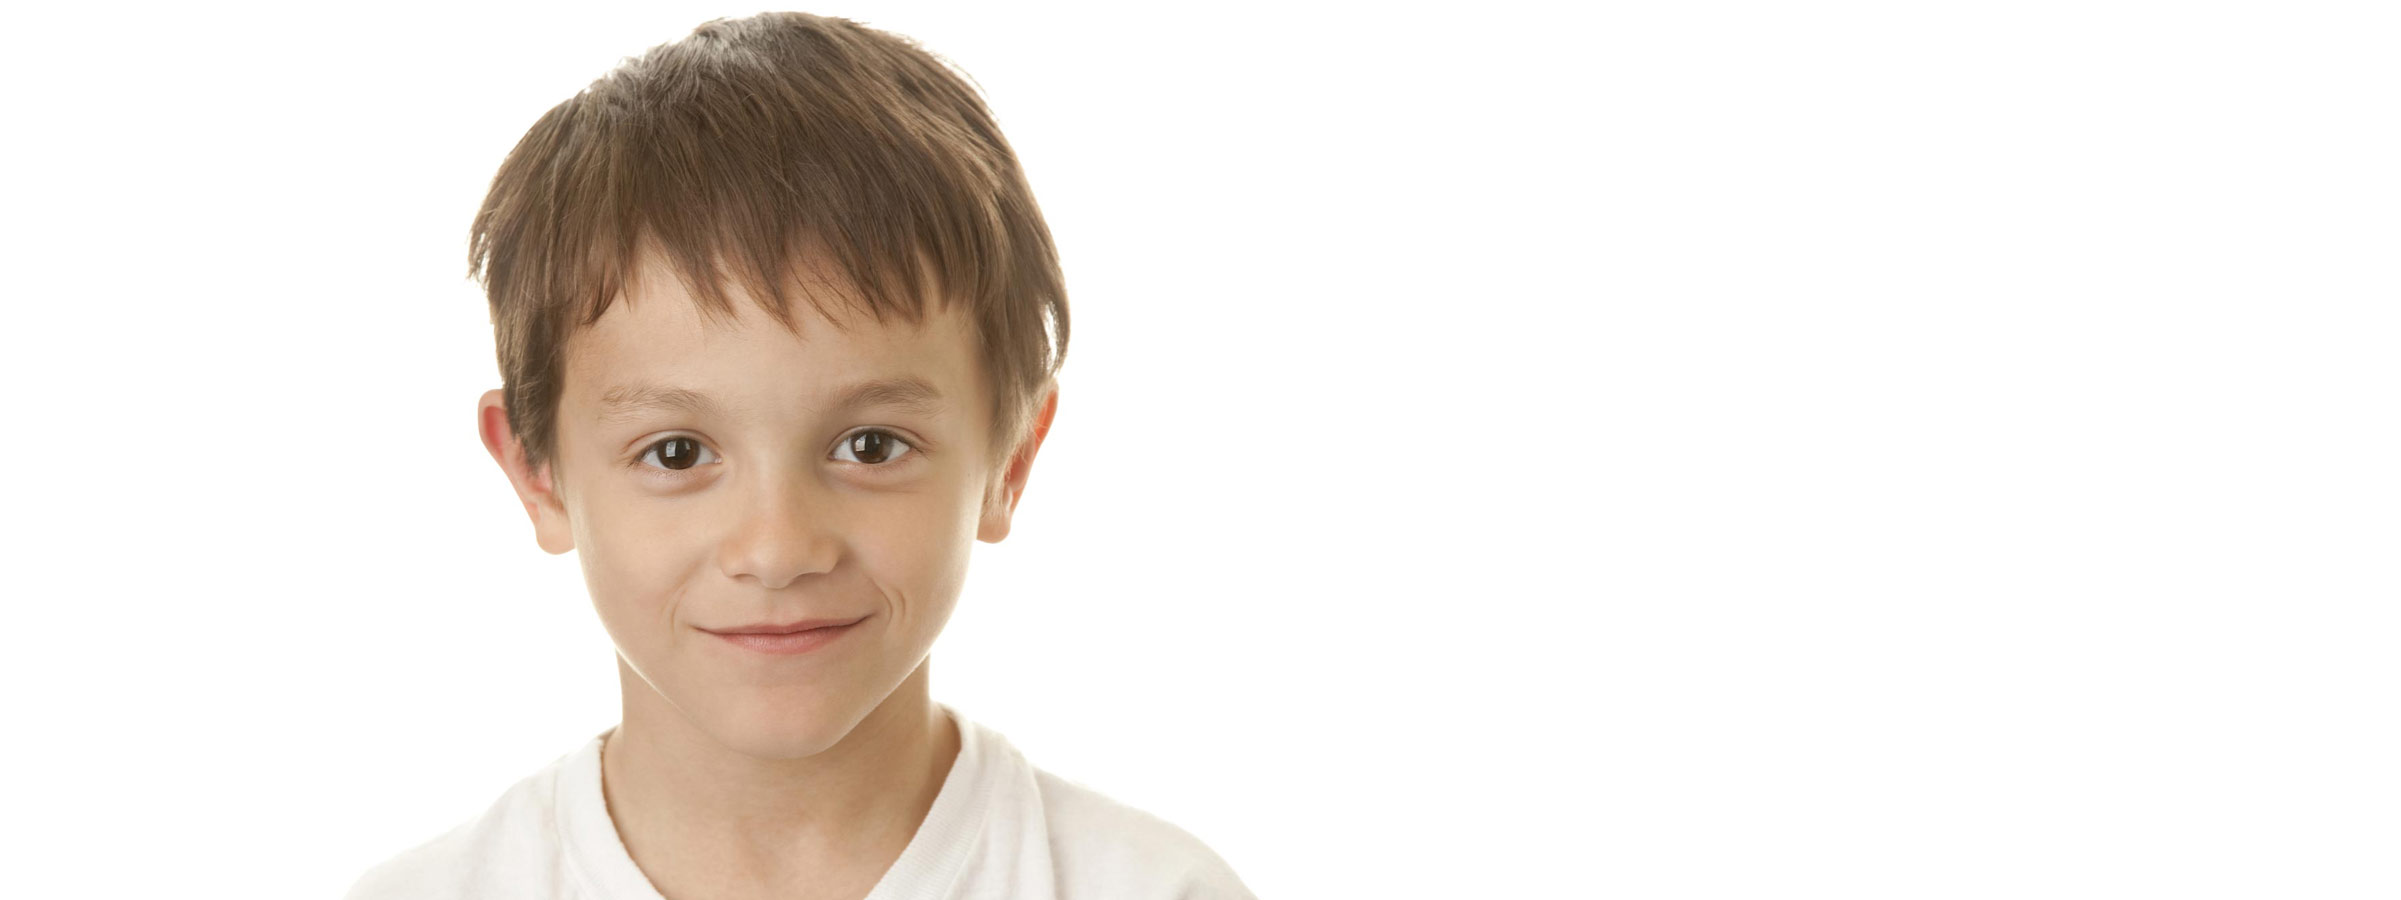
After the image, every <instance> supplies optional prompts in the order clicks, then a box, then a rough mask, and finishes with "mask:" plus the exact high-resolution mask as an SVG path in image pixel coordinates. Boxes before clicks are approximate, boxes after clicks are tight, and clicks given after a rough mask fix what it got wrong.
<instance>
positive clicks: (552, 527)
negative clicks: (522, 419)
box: [475, 389, 575, 554]
mask: <svg viewBox="0 0 2401 900" xmlns="http://www.w3.org/2000/svg"><path fill="white" fill-rule="evenodd" d="M475 418H476V431H477V434H478V436H479V437H481V438H482V440H483V444H484V449H485V450H486V451H487V452H489V453H491V454H492V461H493V462H495V463H498V464H499V465H500V471H501V473H502V474H505V475H507V476H508V479H509V487H510V488H511V489H512V490H514V491H516V492H517V500H518V502H519V503H521V504H523V505H524V506H525V516H526V518H528V519H530V520H532V521H533V525H534V543H535V544H537V545H539V546H540V547H541V548H542V550H543V552H546V553H551V554H559V553H565V552H567V551H569V550H573V549H575V534H574V530H573V529H571V528H569V527H568V524H567V510H566V507H565V506H564V505H563V504H562V502H561V501H560V500H559V493H558V491H557V489H556V485H555V484H554V483H553V481H552V477H553V475H554V473H555V472H556V469H557V466H556V465H555V464H552V463H545V464H543V466H542V469H541V471H538V472H537V471H531V470H529V469H528V468H527V467H526V465H525V447H524V445H523V444H521V443H519V442H518V440H517V436H516V433H515V432H514V431H512V430H511V429H510V428H509V417H508V407H507V406H506V404H505V403H504V401H503V399H502V394H501V392H500V391H499V390H498V389H494V390H489V391H485V392H484V395H483V396H482V397H481V398H479V399H478V400H477V402H476V410H475Z"/></svg>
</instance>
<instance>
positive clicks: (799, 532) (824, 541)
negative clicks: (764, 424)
mask: <svg viewBox="0 0 2401 900" xmlns="http://www.w3.org/2000/svg"><path fill="white" fill-rule="evenodd" d="M750 487H751V489H750V490H749V491H747V492H746V493H747V499H746V500H745V501H744V502H745V503H746V504H747V506H746V508H745V509H744V511H743V512H742V514H741V515H740V516H738V517H737V518H736V520H735V522H734V528H733V530H732V531H731V532H730V533H728V534H727V535H726V537H725V540H724V542H723V543H721V544H720V545H719V546H718V550H717V565H718V567H719V568H721V569H723V570H724V571H725V574H726V575H727V576H728V577H731V578H734V579H736V580H740V579H743V578H752V579H756V580H757V581H758V582H759V584H760V585H761V586H763V587H765V588H767V589H768V590H782V589H783V588H786V587H789V586H791V584H792V583H793V582H795V581H798V580H800V578H801V577H802V576H805V575H816V574H821V573H824V572H829V571H832V570H833V568H834V563H835V562H836V561H837V560H839V559H840V558H841V549H842V545H841V536H840V534H839V533H838V532H837V531H836V529H835V528H834V523H835V521H836V516H835V515H833V509H832V502H833V500H834V498H833V497H830V496H827V495H826V493H825V492H823V491H820V490H817V489H815V487H814V485H812V484H811V483H810V480H809V479H808V478H807V477H806V476H803V475H785V474H777V475H771V476H767V477H765V478H762V479H761V481H760V482H759V483H754V484H753V485H751V486H750Z"/></svg>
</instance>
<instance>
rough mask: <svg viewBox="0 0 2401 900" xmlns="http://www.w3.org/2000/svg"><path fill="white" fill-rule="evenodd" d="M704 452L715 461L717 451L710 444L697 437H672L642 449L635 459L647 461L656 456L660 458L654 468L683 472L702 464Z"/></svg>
mask: <svg viewBox="0 0 2401 900" xmlns="http://www.w3.org/2000/svg"><path fill="white" fill-rule="evenodd" d="M702 453H707V454H708V455H709V460H710V461H715V459H716V457H717V451H715V450H710V449H709V448H708V445H706V444H702V443H701V442H700V441H699V440H697V439H694V438H688V437H671V438H668V439H666V440H663V441H660V442H658V443H656V444H652V445H650V447H649V448H647V449H645V450H643V451H642V456H641V458H640V459H637V460H635V461H636V462H647V461H649V459H650V458H651V457H653V456H656V457H658V458H659V464H658V465H657V466H654V467H653V468H662V469H666V470H668V471H671V472H681V471H684V470H686V469H690V468H692V467H693V466H697V465H700V464H701V463H702V460H701V458H700V454H702Z"/></svg>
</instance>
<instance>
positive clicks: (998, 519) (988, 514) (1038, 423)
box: [975, 387, 1059, 544]
mask: <svg viewBox="0 0 2401 900" xmlns="http://www.w3.org/2000/svg"><path fill="white" fill-rule="evenodd" d="M1058 411H1059V389H1058V388H1056V387H1053V388H1051V390H1050V393H1049V394H1048V395H1046V396H1044V397H1043V398H1042V411H1041V412H1040V413H1038V414H1036V415H1035V416H1034V422H1033V426H1034V427H1032V428H1030V429H1027V434H1026V437H1025V442H1024V443H1022V444H1019V445H1018V447H1017V451H1016V452H1015V453H1012V454H1010V456H1009V463H1008V469H1007V471H1006V472H1005V473H1003V475H1002V477H1001V483H1000V484H999V485H996V486H995V487H996V488H997V490H996V491H994V492H993V493H990V494H987V495H986V496H985V498H984V516H983V521H982V522H981V523H979V524H978V525H977V526H976V533H975V536H976V539H977V540H980V541H985V542H987V543H995V544H997V543H1000V541H1001V540H1002V539H1003V538H1006V537H1008V536H1009V521H1010V520H1011V519H1012V518H1013V517H1015V516H1016V514H1017V501H1018V500H1020V499H1023V498H1024V496H1025V484H1026V481H1027V480H1028V479H1029V478H1030V477H1031V476H1032V474H1033V470H1034V454H1036V453H1038V452H1040V451H1041V449H1042V439H1043V438H1045V437H1048V436H1050V420H1051V418H1052V417H1053V416H1055V415H1057V414H1058Z"/></svg>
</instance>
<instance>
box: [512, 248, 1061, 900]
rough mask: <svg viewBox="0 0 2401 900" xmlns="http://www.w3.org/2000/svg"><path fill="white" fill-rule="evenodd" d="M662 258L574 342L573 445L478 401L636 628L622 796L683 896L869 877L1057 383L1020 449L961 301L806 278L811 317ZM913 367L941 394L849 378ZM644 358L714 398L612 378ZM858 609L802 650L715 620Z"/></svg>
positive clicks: (933, 781)
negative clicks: (1002, 438)
mask: <svg viewBox="0 0 2401 900" xmlns="http://www.w3.org/2000/svg"><path fill="white" fill-rule="evenodd" d="M642 271H643V273H645V274H644V277H642V278H639V279H638V280H636V281H634V282H633V284H632V285H631V289H629V291H628V292H627V293H626V294H625V295H623V296H621V297H619V298H618V301H617V302H615V303H613V304H611V305H610V307H609V309H608V311H607V312H606V313H604V314H603V315H602V316H601V318H600V320H599V321H598V322H596V323H594V324H593V325H592V326H591V327H590V328H588V329H586V330H584V331H581V332H578V333H577V334H575V335H574V336H573V337H572V338H571V339H570V340H569V342H568V346H567V358H566V366H565V369H566V372H565V379H566V380H565V384H564V386H563V388H562V392H561V397H560V404H559V419H558V428H557V431H556V434H557V437H558V443H557V449H556V451H555V452H554V454H553V462H552V464H551V465H549V466H546V467H545V468H544V469H543V470H542V471H538V472H536V471H528V470H527V468H526V467H525V465H524V455H523V452H522V449H521V448H520V446H519V445H518V443H517V440H516V436H515V435H514V434H513V433H512V432H511V431H510V429H509V427H508V419H507V415H506V412H505V409H504V407H503V405H502V396H501V392H500V391H498V390H493V391H489V392H486V393H485V394H484V395H483V397H482V400H481V402H480V405H479V407H478V409H477V420H478V426H479V431H480V433H481V436H482V440H483V443H484V446H485V447H486V449H488V450H489V451H490V452H491V454H492V457H493V459H494V460H495V461H496V462H498V463H499V464H500V467H501V469H502V470H503V471H504V472H506V473H507V475H508V479H509V483H510V484H511V485H512V486H513V487H514V488H515V490H516V492H517V496H518V499H519V500H521V501H522V502H523V504H524V506H525V511H526V515H527V516H528V517H529V518H530V519H531V520H532V522H533V526H534V535H535V540H536V542H537V543H539V544H540V546H541V547H542V549H543V550H545V551H548V552H550V553H565V552H567V551H569V550H574V551H576V554H577V557H578V559H579V560H580V561H581V563H582V565H583V570H584V579H585V582H586V585H587V587H588V588H589V589H590V591H591V594H592V601H593V605H594V607H595V608H596V609H597V610H598V611H599V613H600V618H601V623H602V625H603V626H604V627H605V628H606V630H607V631H608V633H609V637H610V639H611V640H612V641H614V642H615V644H616V646H617V651H618V681H619V685H620V688H621V690H622V693H623V720H622V722H621V723H620V724H619V726H618V727H617V728H616V729H614V730H613V731H611V732H610V734H609V735H608V737H607V738H606V740H605V741H604V742H603V745H602V756H601V769H602V785H603V789H604V794H605V795H606V796H607V799H608V808H609V813H610V816H611V817H612V818H613V819H614V820H615V822H616V826H617V831H618V835H619V836H620V837H621V838H622V839H623V840H624V843H625V846H626V849H627V850H628V852H629V853H630V854H631V855H632V857H633V859H634V862H635V864H636V865H638V866H639V867H640V868H641V869H642V871H643V873H644V874H645V875H647V876H648V877H649V879H650V881H651V883H652V884H653V885H654V886H656V887H657V888H658V889H659V892H660V893H661V894H662V895H664V896H665V897H667V898H668V900H720V898H746V897H768V896H773V897H783V898H821V897H822V898H857V897H863V896H865V895H866V894H867V893H868V891H869V890H871V889H872V888H873V887H874V885H875V883H876V882H877V881H878V880H880V879H881V878H882V876H883V874H884V872H885V871H886V870H888V869H889V868H890V867H891V865H892V862H893V860H895V859H896V858H898V857H899V856H900V853H901V851H902V850H903V849H904V848H906V847H907V845H908V842H909V839H910V838H911V837H912V836H913V835H914V834H915V832H916V829H917V826H918V824H919V823H920V822H922V821H923V820H924V818H925V814H926V811H927V810H928V809H929V808H930V807H931V806H932V805H933V801H934V797H935V796H936V795H937V794H938V793H939V792H940V790H941V786H942V781H943V779H944V777H945V776H946V775H947V774H948V773H949V771H950V766H951V763H952V761H953V760H954V759H955V758H956V757H957V754H958V747H959V736H958V733H957V729H956V728H955V727H953V726H952V725H951V724H950V722H949V721H948V719H947V718H946V717H944V716H943V715H942V714H941V712H940V710H939V709H938V708H937V707H936V706H935V705H934V703H933V701H932V699H931V696H930V694H929V692H928V689H927V660H928V654H929V653H930V651H931V649H932V647H933V644H934V639H935V638H936V637H937V636H938V635H940V634H941V632H942V628H943V625H944V624H946V623H947V622H948V621H949V619H950V615H951V611H952V609H953V607H954V606H955V604H956V602H957V600H958V596H959V592H960V589H961V587H962V585H963V584H964V581H965V578H966V574H967V561H968V553H969V550H970V549H971V548H972V546H973V543H974V541H975V540H982V541H986V542H998V541H1000V540H1001V539H1003V538H1005V537H1007V536H1008V533H1009V522H1010V518H1011V516H1012V515H1013V514H1014V513H1015V511H1016V507H1017V502H1018V500H1019V499H1020V498H1021V497H1022V496H1023V495H1024V491H1025V484H1026V480H1027V476H1028V473H1029V472H1030V470H1031V469H1032V466H1033V461H1034V455H1035V453H1036V452H1037V451H1038V450H1039V449H1040V448H1041V444H1042V440H1043V438H1044V437H1045V436H1046V435H1047V434H1048V432H1049V430H1050V423H1051V418H1052V416H1053V414H1054V413H1055V412H1056V411H1057V407H1058V394H1057V392H1056V391H1053V392H1052V393H1051V394H1049V395H1048V396H1047V397H1045V398H1044V399H1043V403H1042V406H1041V410H1040V413H1039V414H1038V416H1037V417H1036V420H1035V424H1034V427H1033V428H1032V429H1030V433H1029V435H1028V436H1027V438H1026V440H1025V441H1024V442H1023V443H1022V444H1021V445H1020V446H1018V447H1017V448H1016V449H1015V450H1014V451H1013V452H1012V453H1011V454H1010V456H1009V457H1008V458H1007V459H1006V461H1005V462H1004V463H1003V464H1002V465H1001V466H999V467H997V468H995V467H992V466H990V465H989V464H988V463H989V461H990V460H992V459H994V458H995V457H994V455H993V454H992V453H991V452H990V450H991V449H992V448H990V447H989V440H990V439H989V437H988V435H989V428H988V422H989V421H990V416H991V414H992V410H990V409H989V401H988V400H987V399H986V393H985V387H984V378H983V376H982V372H981V370H980V369H979V368H978V364H977V354H976V339H975V333H974V329H973V328H972V327H971V323H970V320H968V319H967V318H966V316H965V315H964V313H963V312H961V311H960V310H958V309H956V308H953V309H948V310H943V311H941V312H939V313H934V312H931V311H930V310H929V314H928V316H927V317H926V321H925V322H924V323H923V324H922V326H919V327H912V326H910V325H908V324H907V323H906V322H903V321H900V320H898V319H897V318H895V319H894V320H893V321H891V322H890V323H887V324H878V323H876V322H874V321H873V320H871V319H868V318H866V317H858V318H856V319H855V320H850V319H846V320H845V321H846V322H847V323H848V325H849V329H848V330H847V331H843V330H838V329H836V328H835V327H833V326H834V323H833V322H830V321H828V320H826V319H825V318H823V317H821V316H819V315H817V314H816V313H815V312H813V311H812V310H811V308H810V305H809V304H806V303H797V304H795V305H794V306H795V308H794V316H795V319H796V321H798V322H800V323H801V325H800V328H799V329H798V333H797V334H796V333H795V332H794V331H792V330H787V329H785V328H784V327H783V326H782V325H781V324H778V323H777V322H775V321H774V320H773V319H772V318H769V317H768V316H767V314H766V313H765V312H763V311H762V310H760V309H758V308H757V306H756V304H755V303H754V302H753V301H752V300H751V298H750V297H749V296H748V295H747V294H745V293H743V292H742V291H741V290H740V288H739V287H738V286H733V287H729V290H730V291H732V292H733V299H734V301H735V302H734V307H735V309H736V311H737V314H738V318H737V319H736V321H735V322H733V323H732V324H731V325H730V326H729V325H726V324H721V323H719V322H714V321H710V320H709V319H708V318H707V317H705V316H704V315H703V313H702V312H701V311H700V308H699V306H698V304H697V302H696V301H694V300H693V298H691V297H690V296H689V295H688V294H687V293H686V292H685V291H684V289H683V287H682V285H681V284H680V283H678V282H677V281H676V279H674V278H673V277H672V275H669V274H665V270H664V269H662V268H661V267H660V266H659V265H656V264H655V260H653V264H648V265H645V266H644V267H643V269H642ZM899 378H915V379H918V380H921V381H923V382H924V383H925V385H926V386H929V387H931V388H933V389H934V391H935V392H936V393H937V394H938V397H937V398H936V399H935V400H934V402H933V403H932V404H930V405H929V406H928V407H927V408H923V409H915V408H909V407H908V406H907V405H905V404H903V403H900V402H896V401H895V399H894V398H893V397H890V396H886V397H884V398H882V399H881V400H878V401H874V402H869V403H865V404H855V405H844V404H842V403H840V402H839V398H840V397H842V396H843V395H844V393H845V391H846V389H848V388H850V387H852V386H854V385H857V384H860V383H863V382H867V381H872V380H879V379H899ZM644 385H647V386H651V387H656V388H668V389H676V390H682V391H690V392H694V394H697V395H698V397H701V398H705V399H706V401H707V402H706V405H705V406H695V405H693V404H690V403H687V404H684V405H680V406H679V405H671V404H663V403H653V404H619V405H611V404H609V403H608V402H606V401H607V400H608V399H610V398H611V397H612V392H614V396H616V397H617V398H619V399H624V398H629V397H632V396H633V394H632V392H631V391H630V390H629V389H632V388H638V387H640V386H644ZM657 396H660V395H658V394H655V393H654V394H653V397H654V398H655V397H657ZM687 399H689V398H687ZM864 431H881V432H882V433H883V436H881V437H866V438H861V437H860V435H861V433H862V432H864ZM677 439H688V440H677ZM684 464H688V467H686V468H681V469H679V468H677V466H679V465H684ZM995 479H998V480H999V483H998V484H996V483H995V481H994V480H995ZM859 615H864V616H866V617H867V618H866V619H864V620H862V621H861V622H860V623H859V624H858V625H856V626H853V627H852V628H851V630H850V633H848V634H845V635H843V636H842V637H841V638H840V639H838V640H836V641H835V642H833V643H832V644H829V645H827V646H826V647H824V648H822V649H819V650H817V651H814V652H810V653H805V654H801V655H798V656H781V657H778V656H768V655H764V654H760V653H757V652H754V651H751V650H747V649H744V648H742V647H738V646H734V645H733V644H731V643H729V642H727V641H725V640H723V639H720V638H718V637H716V636H714V635H711V634H709V633H707V632H705V631H702V630H701V629H703V628H719V629H722V628H732V627H738V626H742V625H749V624H754V623H769V622H773V623H787V622H793V621H797V620H801V619H810V618H820V617H832V618H849V617H853V616H859Z"/></svg>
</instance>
